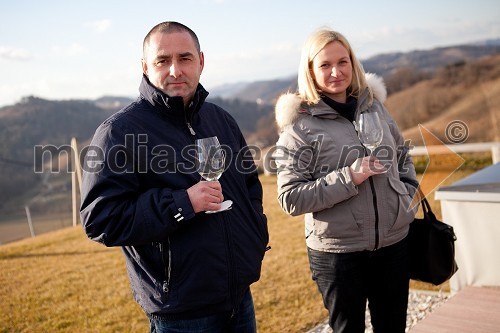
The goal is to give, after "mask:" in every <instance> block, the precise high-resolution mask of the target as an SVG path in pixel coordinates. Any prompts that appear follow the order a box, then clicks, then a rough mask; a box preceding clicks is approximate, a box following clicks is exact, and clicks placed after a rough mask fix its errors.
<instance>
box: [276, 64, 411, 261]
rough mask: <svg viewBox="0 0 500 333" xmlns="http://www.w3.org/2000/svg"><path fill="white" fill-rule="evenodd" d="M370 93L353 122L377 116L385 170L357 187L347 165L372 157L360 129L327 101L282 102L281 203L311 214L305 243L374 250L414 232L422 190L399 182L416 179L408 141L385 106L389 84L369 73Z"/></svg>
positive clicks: (292, 98)
mask: <svg viewBox="0 0 500 333" xmlns="http://www.w3.org/2000/svg"><path fill="white" fill-rule="evenodd" d="M367 81H368V85H369V87H370V88H371V89H372V91H373V93H374V98H373V101H372V103H370V101H369V98H368V96H369V94H368V89H367V90H366V91H364V92H363V93H362V94H361V96H360V97H359V99H358V106H357V110H356V116H355V119H357V117H358V116H359V114H360V113H363V112H377V113H379V116H380V117H381V120H382V123H383V124H382V126H383V130H384V136H383V140H382V144H381V146H380V147H379V150H377V153H376V154H377V155H376V156H377V158H379V159H380V160H382V161H383V163H384V164H385V165H389V170H388V171H387V172H386V173H383V174H379V175H375V176H372V177H370V178H368V179H367V180H366V181H364V182H363V183H361V184H359V185H358V186H355V185H354V184H353V182H352V180H351V173H350V170H349V166H350V165H351V164H353V162H354V161H355V160H356V159H357V158H359V157H363V156H364V155H366V150H365V148H364V147H363V146H362V144H361V142H360V140H359V138H358V134H357V130H356V121H355V122H354V123H351V122H350V121H349V120H347V119H346V118H344V117H342V116H340V115H339V113H338V112H337V111H335V110H334V109H332V108H331V107H330V106H328V105H327V104H326V103H324V102H323V101H320V102H319V103H318V104H315V105H307V104H306V103H304V102H303V101H302V100H301V98H300V97H299V96H298V95H296V94H285V95H282V96H281V97H280V98H279V100H278V102H277V104H276V121H277V123H278V126H279V128H280V138H279V140H278V143H277V150H276V152H275V153H274V156H275V159H276V163H277V167H278V200H279V203H280V205H281V207H282V208H283V210H284V211H285V212H286V213H288V214H290V215H294V216H295V215H302V214H305V235H306V244H307V246H308V247H309V248H311V249H314V250H318V251H326V252H337V253H340V252H354V251H362V250H376V249H379V248H381V247H385V246H388V245H391V244H394V243H396V242H398V241H400V240H402V239H403V238H404V237H406V235H407V234H408V229H409V224H410V222H411V221H413V218H414V216H415V212H416V209H417V207H413V208H412V209H410V204H411V201H412V198H413V195H414V194H415V191H416V189H415V188H414V187H412V186H411V185H407V184H406V183H403V182H402V181H401V180H400V178H401V177H407V178H410V179H413V180H416V174H415V169H414V166H413V162H412V160H411V157H410V156H409V154H408V148H407V147H406V146H405V142H404V140H403V137H402V135H401V133H400V131H399V129H398V127H397V125H396V123H395V122H394V120H393V119H392V117H391V116H390V115H389V113H388V111H387V109H386V108H385V107H384V105H383V102H384V101H385V97H386V90H385V86H384V83H383V81H382V80H381V79H380V78H378V77H377V76H375V75H370V74H367Z"/></svg>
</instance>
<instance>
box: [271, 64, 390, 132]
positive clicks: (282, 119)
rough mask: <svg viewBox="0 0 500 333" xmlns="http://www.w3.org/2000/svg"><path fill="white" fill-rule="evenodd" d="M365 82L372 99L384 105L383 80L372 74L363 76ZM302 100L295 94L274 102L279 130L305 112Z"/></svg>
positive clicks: (385, 97)
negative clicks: (371, 93) (370, 91)
mask: <svg viewBox="0 0 500 333" xmlns="http://www.w3.org/2000/svg"><path fill="white" fill-rule="evenodd" d="M365 78H366V82H367V84H368V86H369V87H370V89H371V90H372V92H373V97H374V98H375V99H377V100H378V101H380V102H381V103H384V102H385V100H386V99H387V89H386V87H385V83H384V80H383V79H382V78H381V77H380V76H378V75H376V74H372V73H366V74H365ZM302 102H303V100H302V98H301V97H300V96H299V95H297V94H295V93H286V94H283V95H281V96H280V97H279V98H278V101H277V102H276V107H275V117H276V123H277V124H278V126H279V128H280V129H281V128H283V127H285V126H287V125H291V124H293V123H294V122H295V121H296V120H297V118H298V117H299V116H300V114H301V113H304V112H306V109H305V108H304V107H303V106H302Z"/></svg>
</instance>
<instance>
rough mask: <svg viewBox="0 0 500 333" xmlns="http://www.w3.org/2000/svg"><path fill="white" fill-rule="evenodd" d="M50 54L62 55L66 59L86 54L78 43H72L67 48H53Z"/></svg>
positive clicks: (85, 50)
mask: <svg viewBox="0 0 500 333" xmlns="http://www.w3.org/2000/svg"><path fill="white" fill-rule="evenodd" d="M52 52H53V53H56V54H57V55H62V56H66V57H75V56H78V55H81V54H85V53H87V52H88V51H87V49H86V48H85V47H83V46H82V45H80V44H78V43H73V44H71V45H68V46H58V45H56V46H53V47H52Z"/></svg>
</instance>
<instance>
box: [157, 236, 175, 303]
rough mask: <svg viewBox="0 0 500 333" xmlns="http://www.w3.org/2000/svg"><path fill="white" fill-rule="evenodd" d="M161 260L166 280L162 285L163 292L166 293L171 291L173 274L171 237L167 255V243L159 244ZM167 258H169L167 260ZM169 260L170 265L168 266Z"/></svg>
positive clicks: (168, 240) (168, 242)
mask: <svg viewBox="0 0 500 333" xmlns="http://www.w3.org/2000/svg"><path fill="white" fill-rule="evenodd" d="M159 247H160V254H161V260H162V262H163V267H164V269H165V280H163V283H162V290H163V292H164V293H168V292H169V291H170V277H171V273H172V252H171V251H170V237H169V238H167V247H168V251H167V253H165V243H159ZM165 256H167V258H165ZM167 260H168V264H167Z"/></svg>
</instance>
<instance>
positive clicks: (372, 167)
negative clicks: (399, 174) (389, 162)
mask: <svg viewBox="0 0 500 333" xmlns="http://www.w3.org/2000/svg"><path fill="white" fill-rule="evenodd" d="M349 169H350V171H351V178H352V182H353V184H354V185H359V184H361V183H362V182H364V181H365V180H366V179H368V177H370V176H373V175H378V174H381V173H385V172H387V169H386V168H385V167H384V166H383V165H382V163H380V161H379V160H378V159H377V158H376V157H375V156H371V155H370V156H365V157H360V158H358V159H357V160H356V161H354V163H353V164H352V165H351V166H350V167H349Z"/></svg>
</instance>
